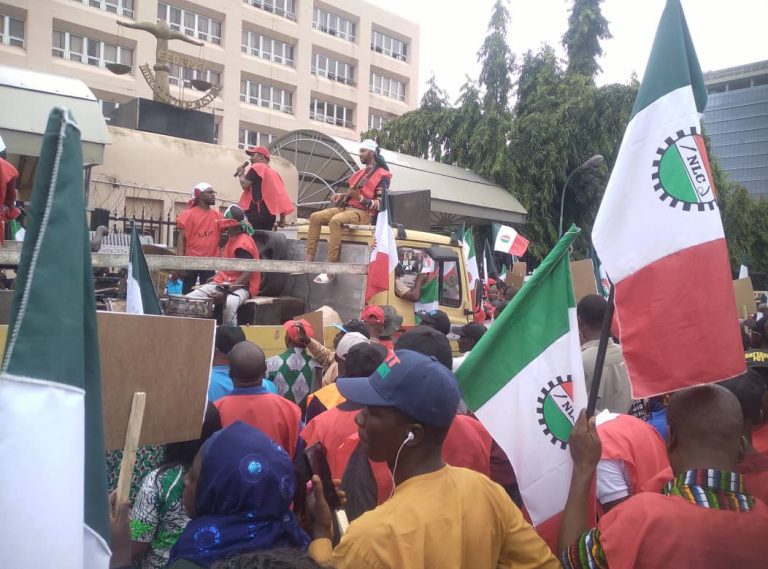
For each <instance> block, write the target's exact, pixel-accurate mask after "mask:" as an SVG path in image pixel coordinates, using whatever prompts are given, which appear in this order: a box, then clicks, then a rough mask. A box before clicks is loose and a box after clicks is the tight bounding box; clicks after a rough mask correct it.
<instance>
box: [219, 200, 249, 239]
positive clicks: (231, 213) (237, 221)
mask: <svg viewBox="0 0 768 569" xmlns="http://www.w3.org/2000/svg"><path fill="white" fill-rule="evenodd" d="M219 223H220V224H221V228H222V229H226V228H228V227H236V226H238V225H239V226H240V229H242V230H243V232H244V233H247V234H248V235H253V226H252V225H251V224H250V223H248V222H247V221H246V220H245V214H243V210H242V209H241V208H240V207H239V206H236V205H231V206H229V207H228V208H227V211H225V212H224V219H221V220H219Z"/></svg>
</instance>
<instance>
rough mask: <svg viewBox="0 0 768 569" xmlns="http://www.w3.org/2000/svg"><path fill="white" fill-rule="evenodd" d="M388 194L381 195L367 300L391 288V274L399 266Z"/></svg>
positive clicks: (369, 266) (370, 263) (369, 268)
mask: <svg viewBox="0 0 768 569" xmlns="http://www.w3.org/2000/svg"><path fill="white" fill-rule="evenodd" d="M387 194H388V192H384V195H382V197H381V210H380V211H379V214H378V215H377V216H376V230H375V232H374V240H373V248H372V249H371V258H370V262H369V264H368V282H367V284H366V287H365V301H366V302H368V301H369V300H370V299H371V298H373V296H374V295H376V294H378V293H380V292H386V291H388V290H389V281H390V275H391V274H392V272H393V271H394V270H395V267H396V266H397V245H396V244H395V234H394V232H393V231H392V226H391V225H390V224H389V208H388V207H387V201H388V199H387Z"/></svg>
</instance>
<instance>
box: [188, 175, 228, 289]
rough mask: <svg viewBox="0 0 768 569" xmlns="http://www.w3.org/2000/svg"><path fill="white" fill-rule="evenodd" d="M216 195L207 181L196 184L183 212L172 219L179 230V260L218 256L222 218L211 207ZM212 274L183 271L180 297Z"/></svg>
mask: <svg viewBox="0 0 768 569" xmlns="http://www.w3.org/2000/svg"><path fill="white" fill-rule="evenodd" d="M215 205H216V192H215V191H214V190H213V186H211V185H210V184H208V183H207V182H200V183H199V184H197V185H196V186H195V189H194V190H193V191H192V199H191V200H189V202H187V209H185V210H184V211H182V212H181V213H180V214H179V216H178V217H177V218H176V226H177V227H178V228H179V237H178V244H177V249H178V253H179V255H180V256H182V257H218V255H219V236H220V234H221V226H220V224H219V220H220V219H222V218H223V217H224V216H223V215H222V214H221V212H220V211H219V210H218V209H217V208H216V207H215ZM213 274H214V272H213V271H187V272H186V275H184V284H183V286H182V289H181V293H182V294H187V293H189V292H190V291H191V290H192V287H194V286H195V282H196V281H197V279H198V278H199V279H200V284H204V283H205V282H206V281H207V280H208V279H210V278H211V277H212V276H213Z"/></svg>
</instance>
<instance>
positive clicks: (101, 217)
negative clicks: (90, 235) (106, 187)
mask: <svg viewBox="0 0 768 569" xmlns="http://www.w3.org/2000/svg"><path fill="white" fill-rule="evenodd" d="M99 225H103V226H104V227H109V210H108V209H103V208H100V207H97V208H96V209H94V210H93V211H92V212H91V227H90V229H91V231H96V228H97V227H99Z"/></svg>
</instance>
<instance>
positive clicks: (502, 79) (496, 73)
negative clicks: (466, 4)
mask: <svg viewBox="0 0 768 569" xmlns="http://www.w3.org/2000/svg"><path fill="white" fill-rule="evenodd" d="M507 3H508V0H496V3H495V4H494V5H493V11H492V14H491V21H490V22H489V24H488V36H487V37H486V38H485V41H484V42H483V45H482V47H481V48H480V51H478V52H477V60H478V61H480V62H481V63H482V68H481V69H480V78H479V80H478V83H479V84H480V87H481V89H483V91H484V95H483V108H485V109H495V111H496V112H497V113H501V112H504V111H506V110H507V109H508V107H509V96H510V94H511V93H512V73H513V72H514V70H515V56H514V54H513V53H512V50H510V49H509V45H508V44H507V27H508V25H509V10H507Z"/></svg>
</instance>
